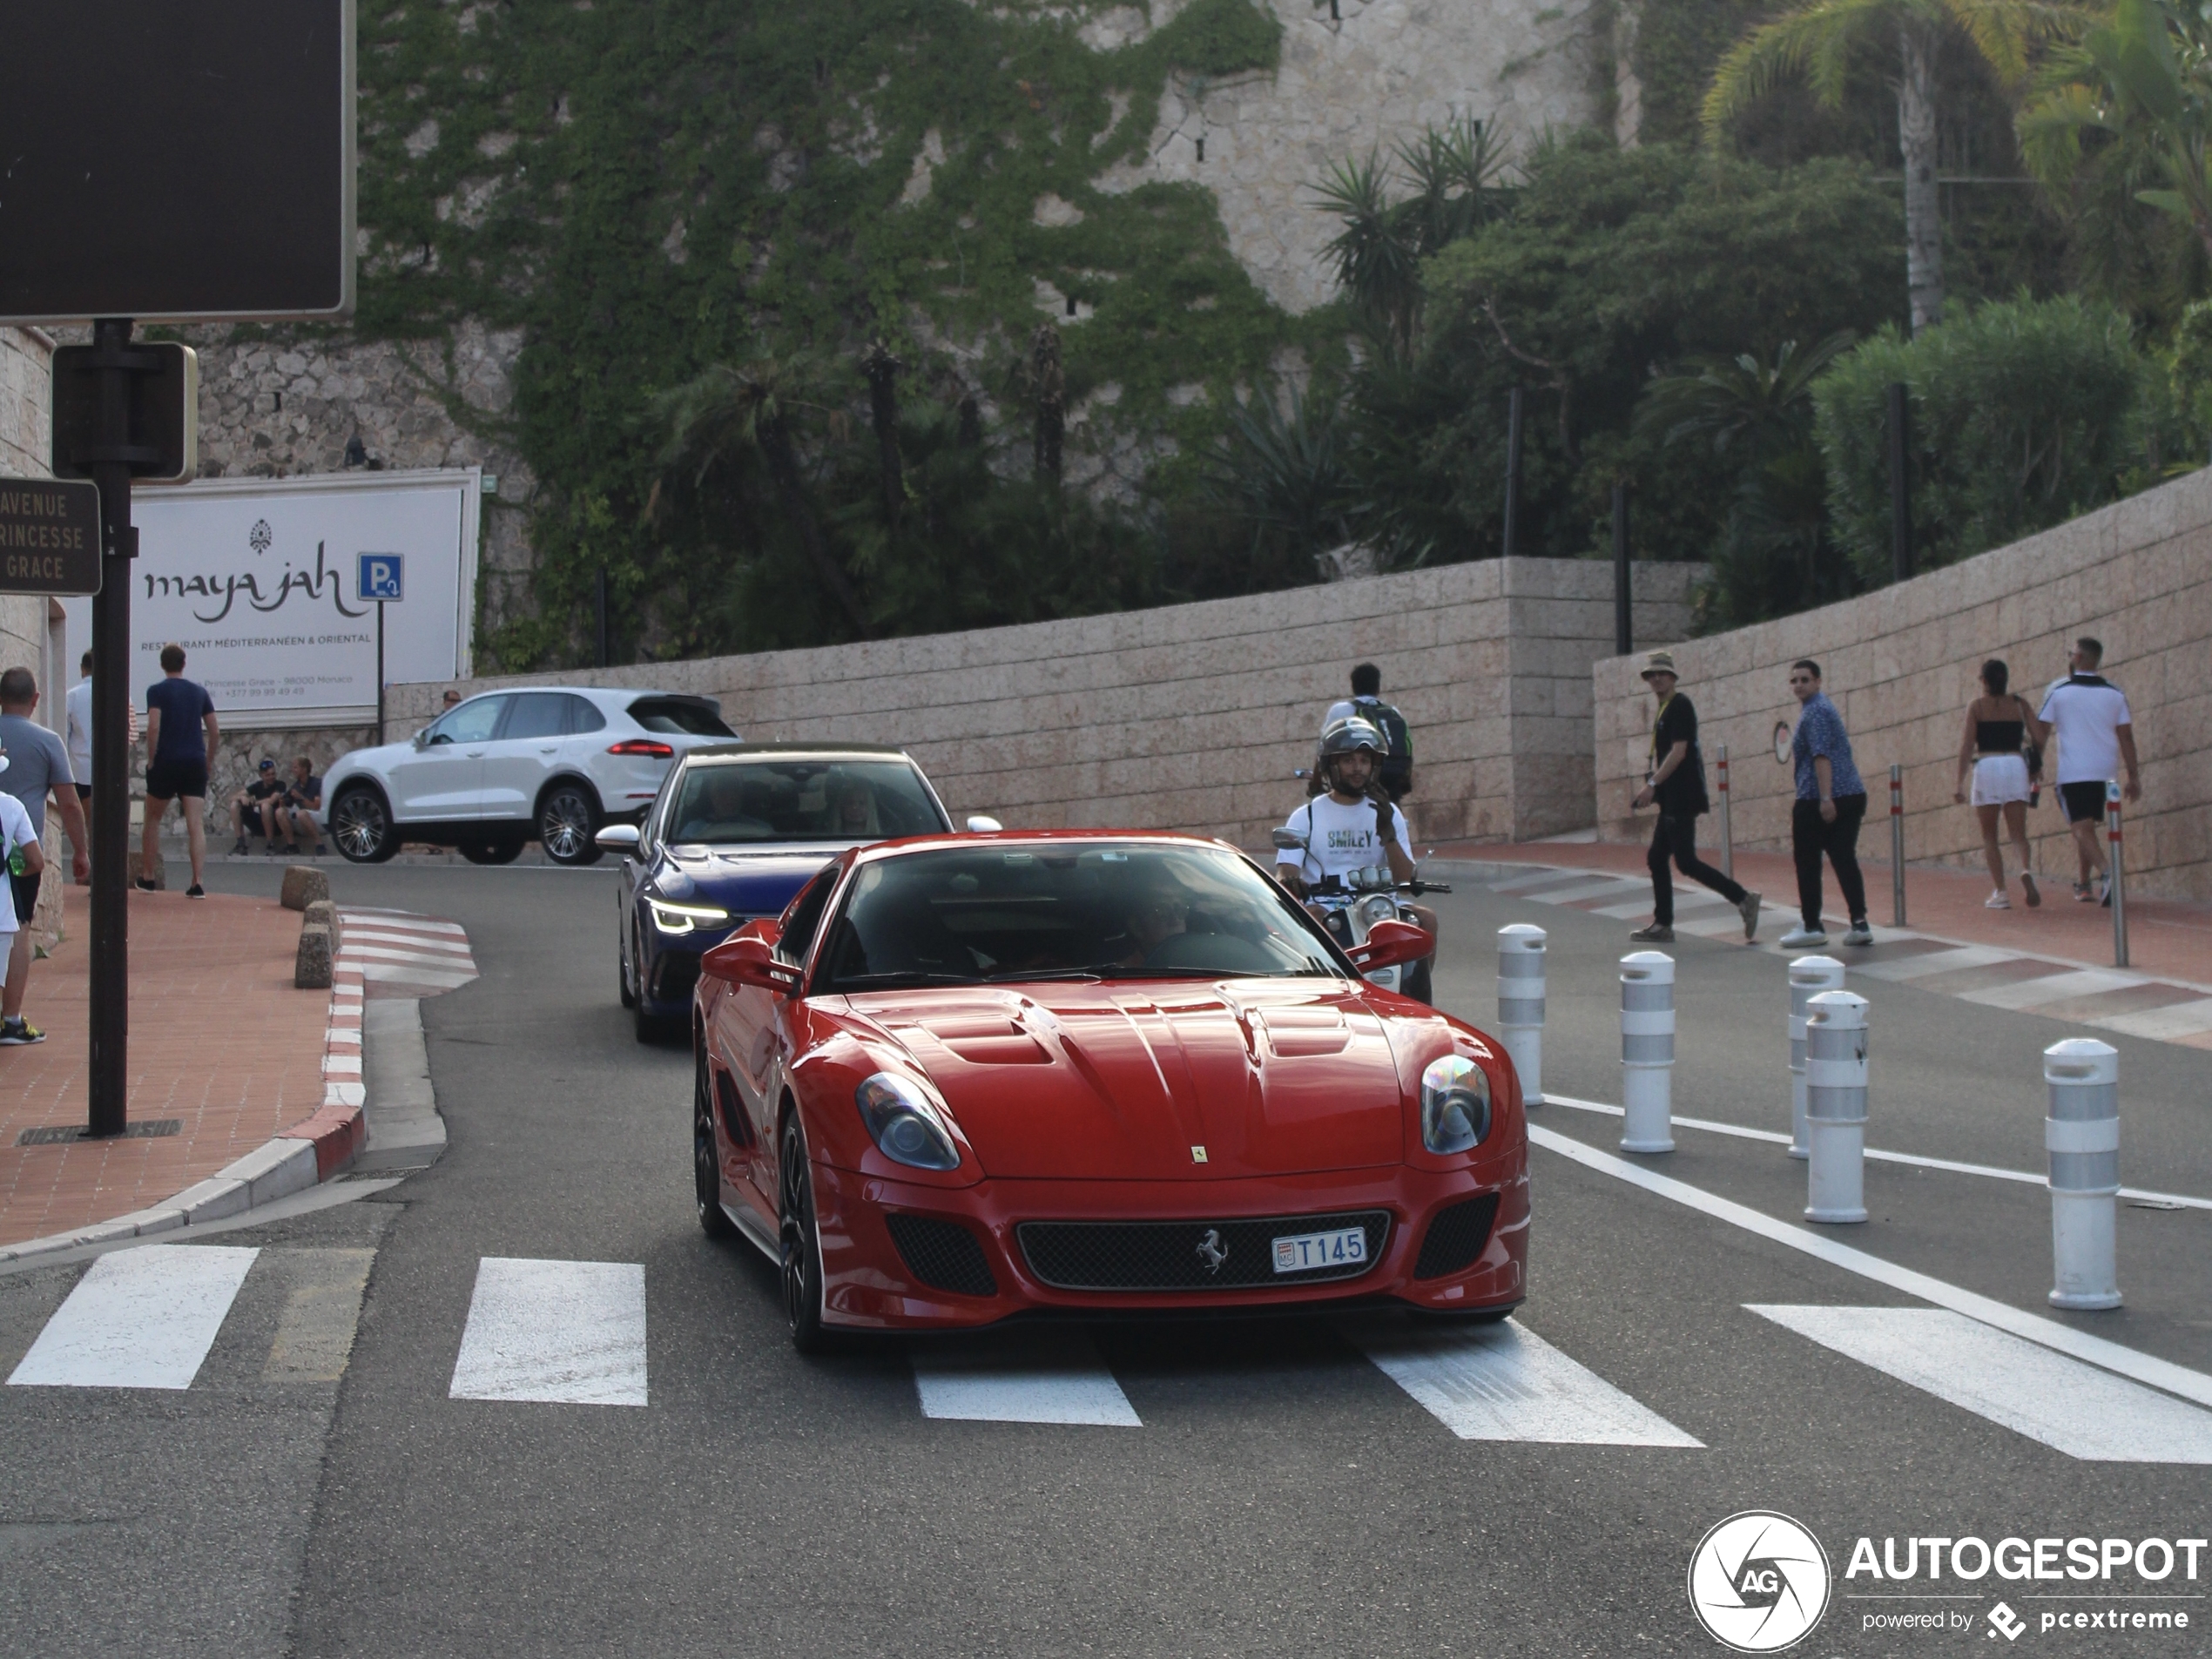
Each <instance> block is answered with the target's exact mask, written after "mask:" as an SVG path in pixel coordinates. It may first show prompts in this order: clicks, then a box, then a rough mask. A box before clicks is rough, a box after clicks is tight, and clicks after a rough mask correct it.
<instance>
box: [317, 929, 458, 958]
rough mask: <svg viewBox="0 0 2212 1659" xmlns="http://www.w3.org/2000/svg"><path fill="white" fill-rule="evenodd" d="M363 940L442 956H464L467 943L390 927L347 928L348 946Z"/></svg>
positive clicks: (444, 935)
mask: <svg viewBox="0 0 2212 1659" xmlns="http://www.w3.org/2000/svg"><path fill="white" fill-rule="evenodd" d="M357 940H365V941H368V942H369V943H372V944H378V945H405V946H406V947H407V948H408V949H410V950H419V951H430V952H434V953H436V954H439V955H444V956H466V955H468V954H469V941H467V940H465V939H454V938H450V937H448V935H446V934H403V933H401V932H399V931H398V930H396V929H395V928H391V927H348V928H347V929H346V941H347V943H348V944H351V943H353V942H354V941H357Z"/></svg>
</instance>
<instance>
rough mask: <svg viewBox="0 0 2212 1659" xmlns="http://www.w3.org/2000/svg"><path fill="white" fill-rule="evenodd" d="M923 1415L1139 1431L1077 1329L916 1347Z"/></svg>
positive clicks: (1125, 1403) (1130, 1408)
mask: <svg viewBox="0 0 2212 1659" xmlns="http://www.w3.org/2000/svg"><path fill="white" fill-rule="evenodd" d="M913 1359H914V1392H915V1393H916V1394H917V1395H919V1396H920V1398H921V1414H922V1415H923V1416H924V1417H938V1418H948V1419H953V1420H959V1421H964V1422H972V1423H1063V1424H1087V1425H1092V1426H1097V1427H1101V1428H1142V1427H1143V1426H1144V1425H1143V1420H1141V1419H1139V1418H1138V1416H1137V1414H1136V1407H1135V1406H1131V1405H1130V1403H1129V1396H1128V1395H1127V1394H1124V1393H1123V1392H1122V1386H1121V1384H1119V1383H1118V1382H1116V1381H1115V1380H1114V1373H1113V1372H1110V1371H1109V1370H1108V1369H1107V1368H1106V1365H1105V1362H1104V1361H1103V1360H1102V1359H1100V1358H1099V1357H1098V1350H1097V1349H1096V1347H1094V1346H1093V1345H1092V1344H1091V1341H1090V1339H1089V1337H1086V1336H1084V1335H1082V1333H1081V1332H1024V1333H1020V1334H1014V1335H1005V1336H991V1337H978V1338H975V1339H973V1340H968V1339H958V1340H948V1341H947V1342H945V1343H943V1344H941V1345H940V1344H930V1345H927V1346H917V1347H916V1348H914V1350H913Z"/></svg>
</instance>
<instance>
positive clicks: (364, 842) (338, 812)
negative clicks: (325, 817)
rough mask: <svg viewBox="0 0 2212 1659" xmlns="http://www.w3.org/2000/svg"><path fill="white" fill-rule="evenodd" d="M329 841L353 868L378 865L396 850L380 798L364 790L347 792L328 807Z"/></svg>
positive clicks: (394, 833) (393, 832) (394, 836)
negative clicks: (357, 865) (356, 865)
mask: <svg viewBox="0 0 2212 1659" xmlns="http://www.w3.org/2000/svg"><path fill="white" fill-rule="evenodd" d="M330 839H331V840H333V841H334V842H335V843H336V844H337V846H338V851H339V853H340V854H341V856H342V857H344V858H345V859H347V860H348V861H350V862H352V863H354V864H381V863H383V862H384V860H387V859H388V858H390V857H391V856H392V854H393V853H396V852H398V851H399V850H400V838H399V833H398V832H397V831H396V830H395V829H394V828H393V826H392V815H391V813H388V812H387V811H386V810H385V807H384V798H383V797H382V796H381V795H380V794H378V793H377V792H375V791H374V789H369V788H366V787H364V788H360V789H348V790H347V791H346V792H344V793H343V794H341V795H340V796H339V797H338V799H336V800H334V801H333V802H332V803H331V806H330Z"/></svg>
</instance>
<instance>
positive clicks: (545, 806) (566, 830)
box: [537, 782, 599, 866]
mask: <svg viewBox="0 0 2212 1659" xmlns="http://www.w3.org/2000/svg"><path fill="white" fill-rule="evenodd" d="M598 833H599V803H598V802H597V800H595V799H593V798H592V794H591V792H590V790H589V789H587V788H586V787H585V786H583V785H582V784H579V783H573V782H569V783H557V784H555V785H554V786H553V787H552V788H550V789H549V790H547V791H546V792H545V798H544V799H543V800H541V801H539V802H538V804H537V840H538V845H539V846H543V848H544V849H545V856H546V857H547V858H549V859H550V860H553V862H554V863H556V864H565V865H570V866H575V865H579V864H597V862H598V861H599V843H598V842H597V840H593V839H592V838H593V837H594V836H596V835H597V834H598Z"/></svg>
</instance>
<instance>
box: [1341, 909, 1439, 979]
mask: <svg viewBox="0 0 2212 1659" xmlns="http://www.w3.org/2000/svg"><path fill="white" fill-rule="evenodd" d="M1435 948H1436V935H1435V934H1433V933H1430V932H1429V931H1428V930H1427V929H1426V927H1415V926H1413V923H1412V922H1410V921H1379V922H1377V923H1376V924H1375V925H1374V926H1373V927H1370V928H1369V929H1367V941H1366V943H1365V944H1362V945H1355V946H1353V947H1352V950H1351V952H1350V954H1351V957H1352V966H1353V967H1355V968H1358V969H1359V971H1360V972H1361V973H1363V974H1369V973H1372V972H1373V971H1374V970H1375V969H1376V968H1396V967H1398V966H1399V964H1401V963H1404V962H1418V961H1420V959H1421V958H1422V957H1424V956H1426V955H1427V954H1429V953H1430V952H1431V951H1433V950H1434V949H1435Z"/></svg>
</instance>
